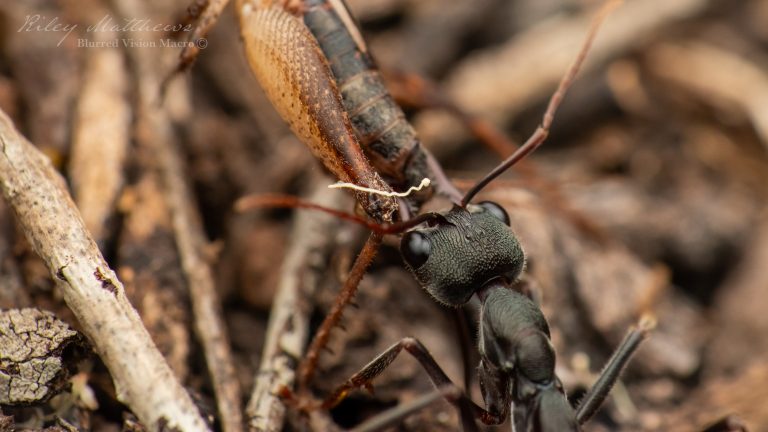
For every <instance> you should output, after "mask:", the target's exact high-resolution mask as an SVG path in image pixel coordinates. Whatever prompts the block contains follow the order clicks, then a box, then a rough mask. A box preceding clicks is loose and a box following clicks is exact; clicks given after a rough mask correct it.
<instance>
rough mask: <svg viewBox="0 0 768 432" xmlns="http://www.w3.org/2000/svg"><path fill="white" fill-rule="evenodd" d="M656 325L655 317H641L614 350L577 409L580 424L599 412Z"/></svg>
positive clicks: (577, 418)
mask: <svg viewBox="0 0 768 432" xmlns="http://www.w3.org/2000/svg"><path fill="white" fill-rule="evenodd" d="M655 326H656V321H655V319H654V318H645V317H644V318H641V319H640V322H639V323H638V324H637V326H636V327H633V328H632V329H631V330H630V331H629V333H627V336H625V337H624V340H623V341H622V342H621V345H619V347H618V348H616V351H614V352H613V355H611V358H610V359H609V360H608V363H607V364H606V365H605V367H604V368H603V371H602V372H601V373H600V377H598V379H597V382H595V384H594V385H593V386H592V388H591V389H590V390H589V392H588V393H587V395H586V396H584V399H583V400H582V401H581V403H580V404H579V407H578V408H577V409H576V421H577V422H578V423H579V424H580V425H583V424H584V423H586V422H587V421H589V419H590V418H592V416H593V415H594V414H595V413H596V412H597V409H598V408H600V405H601V404H602V403H603V401H604V400H605V398H606V396H608V393H609V392H610V391H611V388H612V387H613V385H614V384H615V383H616V380H617V379H619V375H621V371H622V370H624V367H625V366H626V365H627V363H628V362H629V360H630V359H631V358H632V355H633V354H634V353H635V351H637V349H638V348H639V347H640V343H641V342H643V340H644V339H645V338H646V336H647V335H648V332H650V331H651V330H652V329H653V328H654V327H655Z"/></svg>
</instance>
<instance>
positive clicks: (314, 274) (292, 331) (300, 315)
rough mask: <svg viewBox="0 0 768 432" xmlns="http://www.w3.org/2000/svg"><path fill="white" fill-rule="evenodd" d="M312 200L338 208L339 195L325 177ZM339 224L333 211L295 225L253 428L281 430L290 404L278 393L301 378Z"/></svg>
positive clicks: (253, 403)
mask: <svg viewBox="0 0 768 432" xmlns="http://www.w3.org/2000/svg"><path fill="white" fill-rule="evenodd" d="M314 184H316V185H318V186H317V187H316V188H315V190H314V192H313V193H312V196H311V197H310V200H311V201H312V202H317V203H319V204H321V205H324V206H330V207H338V201H339V199H340V197H341V195H340V194H338V193H335V192H333V191H329V190H328V189H327V188H325V187H324V186H323V182H322V181H318V182H314ZM337 222H338V220H337V219H336V218H334V217H333V216H330V215H326V214H322V213H315V212H312V213H310V212H299V213H298V214H297V215H296V220H295V222H294V223H293V234H292V237H291V246H290V250H289V251H288V254H287V255H286V259H285V263H284V264H283V269H282V272H281V273H282V275H281V278H280V286H279V287H278V291H277V295H276V296H275V300H274V303H273V305H272V311H271V313H270V315H269V326H268V328H267V336H266V341H265V343H264V351H263V353H262V358H261V366H260V367H259V372H258V374H257V375H256V382H255V384H254V388H253V393H251V400H250V402H249V403H248V407H247V409H246V414H247V416H248V425H249V427H250V429H251V430H252V431H279V430H282V425H283V421H284V415H285V405H284V404H283V402H282V401H281V400H280V397H279V396H278V393H279V391H280V390H281V389H282V388H291V387H292V386H293V384H294V382H295V379H296V370H295V366H296V359H297V358H301V357H302V356H303V354H304V349H305V346H306V344H307V339H308V336H309V314H310V312H311V304H310V302H308V301H306V300H305V299H307V298H311V297H312V296H313V294H314V291H315V290H316V289H317V286H318V283H319V278H320V275H319V274H318V271H319V270H321V269H322V266H320V265H315V263H313V261H315V260H316V257H318V256H323V255H324V254H325V250H326V249H328V247H329V246H330V244H331V242H332V240H333V233H334V231H335V230H334V229H333V227H334V226H335V224H336V223H337Z"/></svg>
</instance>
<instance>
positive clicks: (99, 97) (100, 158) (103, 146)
mask: <svg viewBox="0 0 768 432" xmlns="http://www.w3.org/2000/svg"><path fill="white" fill-rule="evenodd" d="M93 35H94V37H96V38H99V40H102V39H106V38H107V37H109V38H114V37H115V35H114V34H113V33H109V32H94V33H93ZM87 54H88V55H89V57H88V60H87V62H86V67H85V76H84V77H83V89H82V92H81V96H80V100H79V101H78V106H77V117H76V119H75V125H74V131H73V133H74V136H73V139H72V154H71V159H70V163H69V173H70V177H71V181H72V194H73V195H74V197H75V202H77V207H78V208H79V209H80V213H81V215H82V216H83V220H84V221H85V226H86V227H88V230H89V231H90V233H91V235H93V237H94V239H96V242H97V243H99V242H101V241H103V240H104V236H105V235H106V233H105V222H106V221H107V220H108V219H109V218H110V216H111V214H112V211H113V209H114V204H115V199H116V197H117V194H118V192H119V190H120V188H121V187H122V185H123V163H124V161H125V156H126V152H127V148H128V141H129V136H130V135H129V131H130V129H129V128H130V121H131V113H130V105H129V103H128V100H127V98H126V93H125V92H126V87H127V80H128V77H127V76H126V73H125V65H124V64H123V56H122V53H121V52H120V50H119V49H117V48H104V49H97V50H88V51H87Z"/></svg>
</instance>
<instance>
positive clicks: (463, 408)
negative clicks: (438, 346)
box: [321, 338, 504, 430]
mask: <svg viewBox="0 0 768 432" xmlns="http://www.w3.org/2000/svg"><path fill="white" fill-rule="evenodd" d="M403 350H405V351H406V352H408V353H409V354H410V355H411V356H413V358H415V359H416V360H418V362H419V363H420V364H421V366H422V367H423V368H424V370H425V371H426V372H427V375H429V379H430V380H431V381H432V384H434V385H435V387H437V388H438V389H447V388H450V389H452V390H451V391H450V393H449V396H450V394H454V395H455V397H446V399H448V400H449V401H450V402H452V403H453V404H454V405H455V406H456V407H457V408H458V410H459V413H460V415H461V417H462V424H463V425H464V427H465V430H476V425H475V426H474V427H475V429H473V428H472V426H471V425H474V419H475V418H478V419H480V420H481V421H482V422H483V423H485V424H500V423H502V422H503V421H504V419H503V418H502V415H501V413H495V412H489V411H486V410H485V409H483V408H482V407H480V406H478V405H477V404H475V403H474V402H473V401H472V400H471V399H470V398H469V397H468V396H467V395H466V394H464V392H463V391H462V390H461V389H460V388H459V387H457V386H456V384H454V383H453V381H451V379H450V378H448V375H446V374H445V372H444V371H443V369H442V368H441V367H440V365H438V364H437V362H436V361H435V359H434V357H432V354H430V353H429V351H428V350H427V348H426V347H424V345H422V343H421V342H419V340H417V339H414V338H404V339H402V340H400V341H399V342H397V343H395V344H394V345H392V346H391V347H389V349H387V350H386V351H384V352H383V353H381V354H380V355H379V356H378V357H376V358H375V359H373V361H371V362H370V363H368V364H367V365H366V366H365V367H363V368H362V369H361V370H360V371H359V372H357V373H356V374H354V375H352V377H350V378H349V379H348V380H347V382H345V383H344V384H342V385H340V386H339V387H337V388H336V390H334V391H333V392H331V394H330V396H328V397H327V398H326V399H325V400H324V401H323V402H322V404H321V407H322V408H324V409H331V408H333V407H334V406H336V405H338V404H339V402H341V401H342V400H343V399H344V398H345V397H346V396H347V395H348V394H349V392H350V391H351V390H354V389H356V388H360V387H365V388H367V389H371V388H372V382H373V380H374V379H375V378H376V377H378V376H379V375H380V374H381V373H382V372H384V370H385V369H386V368H387V367H389V365H390V364H392V362H393V361H394V360H395V359H396V358H397V356H398V355H399V354H400V353H401V352H402V351H403ZM441 391H442V390H441ZM410 412H412V411H408V413H410Z"/></svg>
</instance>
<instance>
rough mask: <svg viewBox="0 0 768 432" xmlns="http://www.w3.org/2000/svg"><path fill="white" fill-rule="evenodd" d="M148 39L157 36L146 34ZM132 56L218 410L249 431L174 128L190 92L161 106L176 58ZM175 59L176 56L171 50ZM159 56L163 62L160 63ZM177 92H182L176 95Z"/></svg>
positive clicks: (146, 136) (131, 13)
mask: <svg viewBox="0 0 768 432" xmlns="http://www.w3.org/2000/svg"><path fill="white" fill-rule="evenodd" d="M115 4H116V7H117V8H118V11H119V13H120V14H121V15H123V16H125V17H137V16H142V17H143V16H147V11H146V10H145V9H144V7H143V5H142V4H140V3H139V2H136V1H129V0H123V1H120V2H116V3H115ZM143 33H144V34H143V35H142V36H143V37H144V38H145V39H147V40H151V39H152V38H153V37H156V35H154V34H152V32H143ZM128 54H129V55H130V56H131V59H132V60H133V62H134V63H135V65H136V71H137V73H136V80H137V87H138V93H139V98H138V108H137V134H136V135H137V137H138V138H137V139H139V140H140V141H142V142H143V143H144V144H145V145H147V147H149V148H153V149H154V151H155V153H156V155H157V157H158V162H159V165H160V170H161V173H162V174H161V175H162V177H163V181H164V183H165V185H164V186H165V194H166V198H167V200H168V204H169V207H170V209H171V219H172V224H173V229H174V232H175V235H176V244H177V247H178V249H179V255H180V258H181V263H182V267H183V269H184V272H185V274H186V276H187V282H188V284H189V290H190V298H191V301H192V312H193V314H194V318H195V328H196V331H197V335H198V337H199V338H200V342H201V345H202V346H203V350H204V352H205V360H206V364H207V366H208V371H209V373H210V376H211V381H212V383H213V388H214V392H215V393H216V402H217V408H218V411H219V418H220V421H221V425H222V429H223V430H224V431H226V432H238V431H241V430H242V429H243V417H242V409H241V398H240V388H239V382H238V381H237V378H236V376H235V368H234V364H233V362H232V353H231V351H230V346H229V341H228V338H227V334H226V326H225V324H224V321H223V318H222V314H221V305H220V304H219V300H218V298H217V294H216V290H215V286H214V283H213V276H212V271H211V268H210V264H209V263H208V262H206V260H205V259H204V257H203V254H204V252H205V244H206V240H205V236H204V234H203V231H202V226H201V223H200V221H199V216H198V214H197V213H196V210H195V207H194V205H193V204H192V203H193V199H192V193H191V191H190V190H189V187H188V185H187V184H186V182H185V180H184V170H183V168H182V162H181V156H180V155H179V153H178V152H179V150H178V148H177V147H176V146H177V140H176V136H175V134H174V132H173V128H172V117H173V112H172V108H173V104H172V103H171V102H173V100H174V99H173V98H174V97H175V99H176V100H178V99H185V96H186V94H185V93H183V92H184V91H185V90H184V89H182V88H180V87H176V88H170V89H169V91H170V92H171V94H169V98H167V101H166V102H167V103H166V104H165V105H161V103H160V100H159V99H160V94H161V85H162V78H163V76H162V74H163V72H164V69H163V67H165V66H166V65H168V64H170V63H171V62H172V61H173V59H172V56H167V55H166V56H157V55H155V53H154V52H153V51H152V50H142V49H131V50H128ZM169 54H172V53H171V52H170V51H169ZM158 57H159V60H160V61H158ZM173 91H177V93H175V94H173V93H172V92H173Z"/></svg>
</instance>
